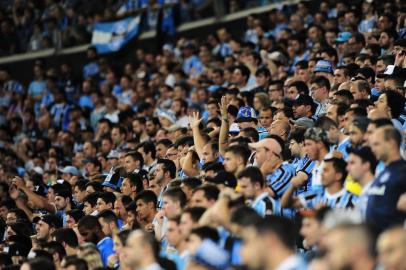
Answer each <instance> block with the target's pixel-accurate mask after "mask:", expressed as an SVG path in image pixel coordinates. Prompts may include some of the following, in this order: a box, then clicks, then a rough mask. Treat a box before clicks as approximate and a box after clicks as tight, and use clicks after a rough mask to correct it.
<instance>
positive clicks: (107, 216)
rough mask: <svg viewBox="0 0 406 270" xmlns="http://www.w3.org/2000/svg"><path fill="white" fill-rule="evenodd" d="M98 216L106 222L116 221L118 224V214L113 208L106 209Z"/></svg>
mask: <svg viewBox="0 0 406 270" xmlns="http://www.w3.org/2000/svg"><path fill="white" fill-rule="evenodd" d="M97 218H102V219H103V220H104V222H106V223H111V222H114V224H116V226H118V218H117V215H116V214H115V213H114V212H113V211H112V210H109V209H104V210H103V211H101V212H100V213H99V214H98V215H97Z"/></svg>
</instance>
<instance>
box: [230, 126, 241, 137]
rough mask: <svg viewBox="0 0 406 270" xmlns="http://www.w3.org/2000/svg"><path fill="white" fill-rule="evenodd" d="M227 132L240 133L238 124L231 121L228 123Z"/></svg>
mask: <svg viewBox="0 0 406 270" xmlns="http://www.w3.org/2000/svg"><path fill="white" fill-rule="evenodd" d="M228 133H230V134H231V135H237V134H238V133H240V128H239V127H238V124H237V123H232V124H231V125H230V129H229V130H228Z"/></svg>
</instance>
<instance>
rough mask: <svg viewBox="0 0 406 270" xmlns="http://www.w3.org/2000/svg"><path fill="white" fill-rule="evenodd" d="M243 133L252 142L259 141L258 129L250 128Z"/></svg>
mask: <svg viewBox="0 0 406 270" xmlns="http://www.w3.org/2000/svg"><path fill="white" fill-rule="evenodd" d="M241 131H242V132H244V133H245V136H244V137H248V138H249V139H251V141H252V142H257V141H258V140H259V135H258V131H257V129H256V128H253V127H248V128H244V129H243V130H241Z"/></svg>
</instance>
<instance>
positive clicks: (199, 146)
mask: <svg viewBox="0 0 406 270" xmlns="http://www.w3.org/2000/svg"><path fill="white" fill-rule="evenodd" d="M201 121H202V118H199V113H198V112H194V113H193V114H192V115H191V116H189V124H190V128H191V129H192V133H193V141H194V143H195V149H196V153H197V155H198V156H199V159H202V158H203V147H204V145H205V144H206V142H205V140H204V138H203V136H202V134H201V133H200V129H199V125H200V122H201Z"/></svg>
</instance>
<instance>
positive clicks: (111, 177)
mask: <svg viewBox="0 0 406 270" xmlns="http://www.w3.org/2000/svg"><path fill="white" fill-rule="evenodd" d="M122 183H123V178H122V177H120V173H119V171H118V170H114V169H113V168H112V169H111V170H110V172H109V174H108V175H107V177H106V179H104V182H103V183H102V186H104V187H110V188H112V189H115V190H118V189H119V188H120V187H121V184H122Z"/></svg>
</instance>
